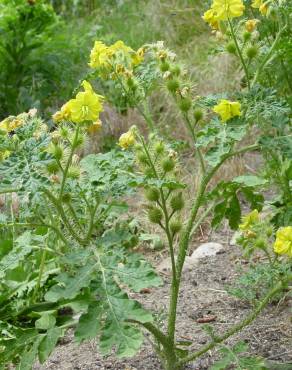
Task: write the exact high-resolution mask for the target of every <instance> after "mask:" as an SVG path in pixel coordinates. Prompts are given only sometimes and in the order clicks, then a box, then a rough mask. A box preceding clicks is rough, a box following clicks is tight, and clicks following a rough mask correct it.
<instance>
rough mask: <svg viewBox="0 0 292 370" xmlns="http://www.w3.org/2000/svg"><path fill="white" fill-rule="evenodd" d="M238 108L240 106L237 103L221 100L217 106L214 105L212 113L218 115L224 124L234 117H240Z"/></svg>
mask: <svg viewBox="0 0 292 370" xmlns="http://www.w3.org/2000/svg"><path fill="white" fill-rule="evenodd" d="M240 108H241V104H240V103H239V102H232V101H229V100H225V99H221V100H220V101H219V104H217V105H215V107H214V108H213V111H214V112H215V113H217V114H219V116H220V118H221V120H222V121H223V122H226V121H228V120H229V119H231V118H233V117H235V116H241V111H240Z"/></svg>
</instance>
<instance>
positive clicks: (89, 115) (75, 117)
mask: <svg viewBox="0 0 292 370" xmlns="http://www.w3.org/2000/svg"><path fill="white" fill-rule="evenodd" d="M82 86H83V88H84V91H83V92H79V93H78V94H77V95H76V97H75V99H71V100H69V101H68V102H67V103H66V104H64V105H63V106H62V108H61V110H60V111H58V112H56V113H55V114H54V116H53V119H54V121H55V122H57V123H58V122H61V121H71V122H74V123H82V122H86V121H91V122H94V121H97V122H99V114H100V112H102V110H103V106H102V102H103V100H104V98H103V96H101V95H98V94H96V93H95V92H94V90H93V88H92V86H91V85H90V83H89V82H87V81H83V82H82Z"/></svg>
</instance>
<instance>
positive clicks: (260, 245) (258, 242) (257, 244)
mask: <svg viewBox="0 0 292 370" xmlns="http://www.w3.org/2000/svg"><path fill="white" fill-rule="evenodd" d="M265 246H266V243H265V241H264V240H263V239H261V238H260V239H258V240H256V242H255V247H256V248H259V249H265Z"/></svg>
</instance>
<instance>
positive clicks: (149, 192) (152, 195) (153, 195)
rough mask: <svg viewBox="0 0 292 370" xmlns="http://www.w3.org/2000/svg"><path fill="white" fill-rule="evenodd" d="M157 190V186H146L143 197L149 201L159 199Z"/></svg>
mask: <svg viewBox="0 0 292 370" xmlns="http://www.w3.org/2000/svg"><path fill="white" fill-rule="evenodd" d="M159 196H160V193H159V190H158V189H157V188H154V187H153V188H148V189H146V191H145V197H146V199H147V200H149V201H150V202H157V201H158V200H159Z"/></svg>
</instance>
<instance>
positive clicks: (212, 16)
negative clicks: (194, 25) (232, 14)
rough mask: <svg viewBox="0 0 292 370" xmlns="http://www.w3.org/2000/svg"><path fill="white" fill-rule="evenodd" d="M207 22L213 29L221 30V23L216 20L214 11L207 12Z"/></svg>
mask: <svg viewBox="0 0 292 370" xmlns="http://www.w3.org/2000/svg"><path fill="white" fill-rule="evenodd" d="M202 18H203V19H204V21H205V22H207V23H208V24H209V25H210V26H211V27H212V28H213V29H215V30H218V29H219V22H218V20H217V19H216V13H215V12H214V10H213V9H209V10H207V11H206V12H205V13H204V15H203V17H202Z"/></svg>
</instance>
